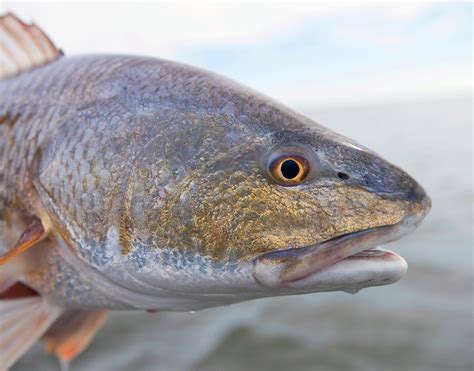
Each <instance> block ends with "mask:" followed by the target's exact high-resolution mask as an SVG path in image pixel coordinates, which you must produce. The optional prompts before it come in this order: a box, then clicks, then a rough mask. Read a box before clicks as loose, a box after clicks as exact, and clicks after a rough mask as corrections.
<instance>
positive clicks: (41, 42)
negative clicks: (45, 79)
mask: <svg viewBox="0 0 474 371" xmlns="http://www.w3.org/2000/svg"><path fill="white" fill-rule="evenodd" d="M62 54H63V53H62V52H61V50H59V49H58V48H56V46H54V44H53V43H52V42H51V40H50V39H49V38H48V36H46V34H45V33H44V32H43V31H42V30H41V29H40V28H39V27H38V26H36V25H35V24H34V23H32V24H26V23H24V22H23V21H21V20H20V19H19V18H18V17H16V16H15V15H14V14H13V13H7V14H5V15H2V16H0V61H1V62H0V79H5V78H8V77H11V76H15V75H18V74H20V73H21V72H24V71H27V70H30V69H32V68H35V67H39V66H43V65H45V64H48V63H50V62H52V61H54V60H56V59H57V58H59V57H60V56H61V55H62Z"/></svg>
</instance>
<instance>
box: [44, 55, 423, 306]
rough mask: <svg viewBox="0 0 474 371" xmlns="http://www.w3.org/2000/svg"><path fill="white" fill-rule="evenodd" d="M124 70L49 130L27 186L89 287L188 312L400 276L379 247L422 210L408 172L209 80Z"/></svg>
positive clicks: (410, 225) (176, 68) (401, 265)
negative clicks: (33, 179) (31, 186)
mask: <svg viewBox="0 0 474 371" xmlns="http://www.w3.org/2000/svg"><path fill="white" fill-rule="evenodd" d="M134 65H136V67H130V66H126V67H127V68H126V69H124V70H117V71H118V72H117V73H116V74H117V76H115V77H113V78H109V79H108V80H106V81H105V82H102V81H99V80H98V81H97V82H94V83H95V84H97V86H96V87H92V88H90V89H89V90H88V91H94V89H97V90H98V91H99V93H100V94H99V93H97V94H96V95H98V96H100V97H103V96H106V98H107V99H106V100H103V102H101V101H96V100H95V98H94V97H93V99H91V103H90V105H88V106H87V107H88V109H87V110H80V111H79V110H78V111H77V112H78V113H77V114H76V116H74V117H73V118H72V119H71V118H70V119H69V121H71V120H75V121H77V122H75V123H74V122H73V123H71V122H65V123H64V126H63V128H64V130H62V128H61V129H58V130H57V131H56V134H55V136H54V137H53V138H52V139H51V140H49V142H48V144H47V146H45V148H44V150H43V151H42V152H41V158H40V161H39V176H38V180H37V181H36V182H35V185H36V189H37V191H38V193H39V195H40V198H41V202H42V204H43V205H44V207H45V209H46V212H47V214H48V215H49V217H50V218H51V220H52V222H51V223H52V225H53V227H54V229H55V230H56V231H57V234H58V235H60V237H61V239H62V240H63V241H64V245H66V246H67V249H63V250H62V252H59V254H62V255H63V256H64V259H66V260H68V259H69V260H71V259H72V258H71V255H74V254H76V255H78V256H79V257H80V260H81V262H85V263H86V264H85V265H87V266H89V267H90V266H92V267H93V269H94V270H93V271H94V272H100V274H101V275H102V276H105V277H106V278H107V280H105V279H104V280H103V279H99V278H97V279H93V280H92V279H91V282H89V283H88V285H89V286H91V287H92V286H93V289H91V291H94V290H96V291H97V290H101V293H102V295H106V296H107V297H108V299H107V300H115V298H117V297H120V301H121V302H123V301H126V300H125V297H127V296H130V300H128V301H127V303H128V304H130V305H132V306H134V307H138V306H139V307H141V308H147V309H170V310H188V309H189V310H194V309H199V308H202V307H206V306H214V305H221V304H226V303H231V302H237V301H241V300H248V299H253V298H258V297H265V296H275V295H287V294H299V293H308V292H319V291H339V290H342V291H348V292H355V291H358V290H360V289H361V288H364V287H369V286H377V285H384V284H389V283H393V282H395V281H397V280H399V279H400V278H401V277H402V276H403V275H404V273H405V271H406V268H407V265H406V262H405V260H404V259H403V258H402V257H400V256H399V255H397V254H396V253H393V252H390V251H384V250H378V249H375V247H376V246H377V245H379V244H383V243H387V242H391V241H394V240H397V239H399V238H401V237H402V236H404V235H405V234H407V233H409V232H410V231H412V230H414V229H415V228H416V227H417V226H418V225H419V224H420V222H421V220H422V219H423V218H424V216H425V215H426V214H427V212H428V211H429V209H430V207H431V201H430V199H429V197H428V196H427V195H426V192H425V191H424V190H423V188H422V187H421V186H420V185H419V184H418V183H417V182H416V181H415V180H414V179H413V178H412V177H410V176H409V175H408V174H407V173H405V172H404V171H403V170H401V169H400V168H398V167H397V166H395V165H392V164H391V163H389V162H388V161H386V160H384V159H383V158H382V157H381V156H379V155H377V154H376V153H375V152H373V151H371V150H370V149H368V148H365V147H363V146H361V145H359V144H357V143H356V142H354V141H352V140H350V139H348V138H345V137H343V136H342V135H339V134H336V133H334V132H332V131H330V130H328V129H326V128H324V127H323V126H321V125H319V124H317V123H315V122H313V121H312V120H310V119H309V118H307V117H305V116H303V115H301V114H298V113H296V112H294V111H292V110H290V109H288V108H286V107H284V106H282V105H280V104H279V103H276V102H274V101H272V100H270V99H269V98H267V97H264V96H261V95H259V94H257V93H255V92H253V91H250V90H248V89H247V88H244V87H240V86H239V85H237V84H235V83H233V82H229V81H228V80H225V79H223V78H221V77H219V76H215V75H213V74H209V73H207V72H205V71H204V72H203V71H201V70H195V69H191V68H189V67H183V66H181V65H176V64H173V63H171V62H159V63H157V62H156V61H155V60H150V61H145V62H143V61H142V62H141V63H140V64H139V65H138V64H136V63H135V64H134ZM144 65H147V66H149V68H148V67H147V68H145V67H144ZM156 71H158V72H159V73H157V72H156ZM104 84H105V86H106V88H104V87H103V86H104ZM134 84H135V85H136V86H134ZM124 86H126V87H127V89H124ZM135 87H136V88H135ZM157 87H159V89H157ZM114 89H115V90H117V91H118V92H119V93H114V91H115V90H114ZM104 90H105V92H106V93H107V94H105V93H104ZM111 91H112V92H111ZM134 92H136V93H134ZM78 131H79V135H78V133H77V132H78ZM66 250H69V251H73V254H69V253H66V252H65V251H66ZM66 255H67V256H68V258H66ZM71 261H72V260H71ZM81 264H82V263H81ZM81 264H79V262H77V264H76V260H74V263H71V266H74V267H76V268H77V267H79V266H80V265H81ZM77 269H78V268H77ZM81 269H82V268H81ZM84 269H85V268H84ZM87 272H88V273H84V270H83V271H81V272H80V274H79V275H80V276H81V279H87V278H88V277H89V276H90V277H92V276H93V273H91V270H90V269H89V270H88V271H87ZM94 274H95V273H94ZM102 282H113V283H115V284H116V285H115V286H114V287H116V288H117V287H121V288H127V290H128V291H127V292H128V293H124V292H123V291H120V293H119V292H115V291H114V290H111V289H110V286H107V288H106V289H103V288H102V289H101V288H100V287H99V285H100V284H101V283H102ZM117 290H118V289H117ZM130 292H133V293H134V294H133V295H132V294H130ZM137 292H138V293H140V295H142V296H140V298H141V299H136V296H135V294H136V293H137ZM145 297H146V299H145ZM154 297H157V298H158V299H157V300H154V299H153V298H154ZM163 298H165V299H163ZM176 298H179V300H182V301H179V300H178V299H176ZM184 298H186V299H184ZM87 300H89V297H87V298H84V297H81V303H84V302H86V301H87ZM140 300H141V301H142V302H141V303H140ZM177 300H178V301H179V303H178V301H177ZM102 302H104V301H103V300H102ZM92 304H94V303H92Z"/></svg>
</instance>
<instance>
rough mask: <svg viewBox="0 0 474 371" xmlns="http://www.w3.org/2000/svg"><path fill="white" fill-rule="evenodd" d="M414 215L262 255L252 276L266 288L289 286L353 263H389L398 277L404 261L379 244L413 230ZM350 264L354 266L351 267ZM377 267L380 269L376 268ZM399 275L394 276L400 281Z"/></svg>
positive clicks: (256, 259)
mask: <svg viewBox="0 0 474 371" xmlns="http://www.w3.org/2000/svg"><path fill="white" fill-rule="evenodd" d="M418 219H419V218H418V216H417V215H409V216H407V217H405V218H404V219H403V220H402V221H400V222H398V223H396V224H393V225H383V226H379V227H374V228H368V229H363V230H359V231H355V232H351V233H346V234H342V235H339V236H336V237H333V238H331V239H329V240H326V241H323V242H319V243H317V244H313V245H309V246H305V247H300V248H290V249H286V250H278V251H273V252H270V253H265V254H263V255H260V256H258V257H256V258H255V259H254V266H253V275H254V277H255V279H256V280H257V281H258V282H259V283H260V284H262V285H263V286H266V287H281V286H292V285H293V284H294V283H295V282H298V281H304V280H305V279H306V278H308V277H310V276H315V275H318V274H319V273H323V272H324V271H328V270H332V271H335V270H337V268H338V267H343V266H344V265H345V266H348V262H349V260H352V262H355V261H358V262H361V261H364V262H365V263H366V262H370V263H371V264H372V266H371V267H370V268H371V269H373V268H374V265H375V264H379V266H380V265H381V264H382V263H384V264H385V263H387V262H388V261H390V262H391V263H392V265H393V264H394V262H396V263H397V264H398V267H399V270H400V272H401V276H403V274H404V273H405V271H406V262H405V260H404V259H403V258H402V257H401V256H399V255H397V254H395V253H394V252H391V251H384V250H380V249H378V248H377V246H378V245H381V244H386V243H389V242H392V241H396V240H398V239H400V238H401V237H403V236H405V235H406V234H408V233H410V232H411V231H413V230H414V229H415V228H416V227H417V226H418V224H419V220H418ZM352 265H353V264H352ZM379 268H380V267H379ZM400 272H395V273H397V274H396V276H397V277H398V279H400V278H401V276H400ZM398 279H397V280H398Z"/></svg>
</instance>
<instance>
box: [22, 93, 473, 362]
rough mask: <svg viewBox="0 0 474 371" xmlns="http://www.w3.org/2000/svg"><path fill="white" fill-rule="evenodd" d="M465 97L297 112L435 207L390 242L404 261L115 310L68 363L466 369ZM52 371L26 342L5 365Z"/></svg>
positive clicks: (468, 208) (468, 214) (468, 160)
mask: <svg viewBox="0 0 474 371" xmlns="http://www.w3.org/2000/svg"><path fill="white" fill-rule="evenodd" d="M470 99H471V97H453V98H449V99H448V98H444V99H439V100H436V101H418V102H407V103H396V104H386V105H375V106H364V107H351V108H331V109H329V108H328V109H322V108H310V109H303V111H304V112H305V113H306V114H308V115H309V116H311V117H313V118H314V119H315V120H317V121H318V122H320V123H323V124H324V125H325V126H328V127H330V128H332V129H333V130H336V131H338V132H341V133H343V134H345V135H347V136H349V137H351V138H353V139H355V140H358V141H359V142H360V143H362V144H364V145H366V146H368V147H370V148H372V149H374V150H376V151H377V152H379V153H380V154H382V155H383V156H384V157H385V158H387V159H388V160H391V161H392V162H395V163H397V164H398V165H400V166H401V167H402V168H404V169H405V170H407V171H408V172H409V173H410V174H412V175H413V176H414V177H415V178H416V179H417V180H419V181H420V183H422V184H423V185H424V186H425V188H426V189H427V191H428V194H429V195H430V196H431V198H432V200H433V209H432V212H431V213H430V214H429V215H428V217H427V218H426V221H425V223H424V224H423V225H422V226H421V227H420V228H419V229H418V230H417V231H416V232H415V233H414V234H413V235H411V236H409V237H407V238H404V239H403V240H402V241H399V242H396V243H394V244H393V245H392V246H391V248H393V249H395V250H396V251H397V252H399V253H400V254H401V255H403V256H404V257H405V258H406V259H407V261H408V264H409V270H408V273H407V275H406V277H405V278H404V279H403V280H402V281H400V282H399V283H397V284H395V285H392V286H385V287H378V288H370V289H366V290H363V291H362V292H360V293H359V294H357V295H348V294H345V293H329V294H312V295H304V296H293V297H286V298H274V299H263V300H257V301H253V302H248V303H242V304H238V305H233V306H230V307H223V308H215V309H210V310H206V311H201V312H197V313H195V314H190V313H156V314H148V313H132V312H130V313H114V314H113V315H112V316H111V318H110V320H109V322H108V323H107V325H106V327H105V328H104V329H103V331H101V332H100V333H99V335H98V336H97V338H96V339H95V341H94V342H93V344H92V346H91V347H90V348H89V350H88V351H86V352H85V353H84V354H83V355H82V356H80V357H79V358H78V359H77V360H75V361H74V362H73V363H72V367H71V369H72V370H73V371H86V370H87V371H90V370H104V371H105V370H114V371H126V370H127V371H128V370H147V371H148V370H170V371H171V370H179V371H181V370H183V371H184V370H212V371H221V370H226V371H232V370H236V371H237V370H261V371H265V370H272V371H278V370H282V371H283V370H285V371H286V370H291V371H293V370H361V371H371V370H374V371H375V370H377V371H385V370H386V371H388V370H422V371H425V370H426V371H428V370H440V371H446V370H451V371H455V370H473V369H474V361H473V356H472V350H473V349H474V346H473V337H474V334H473V260H472V258H473V255H472V247H473V241H472V240H473V235H472V227H473V223H472V206H473V189H472V170H473V164H472V106H471V100H470ZM33 369H34V370H59V366H58V364H57V362H56V361H55V360H54V359H53V358H52V357H48V356H45V355H44V354H43V353H42V350H41V347H40V346H39V345H37V346H35V347H34V348H33V349H32V350H31V351H30V352H29V353H28V354H27V355H26V356H25V357H24V358H23V359H22V360H21V361H20V362H19V363H18V364H17V365H16V366H15V367H14V368H13V370H16V371H20V370H33Z"/></svg>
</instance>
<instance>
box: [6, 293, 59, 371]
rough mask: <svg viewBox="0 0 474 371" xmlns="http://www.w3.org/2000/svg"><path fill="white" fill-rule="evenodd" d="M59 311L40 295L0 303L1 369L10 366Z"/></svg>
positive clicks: (56, 316) (53, 319) (45, 328)
mask: <svg viewBox="0 0 474 371" xmlns="http://www.w3.org/2000/svg"><path fill="white" fill-rule="evenodd" d="M62 312H63V309H62V308H60V307H57V306H55V305H53V304H50V303H48V302H47V301H45V300H44V299H43V298H41V297H40V296H29V297H23V298H20V299H3V300H0V370H2V371H3V370H7V369H8V368H9V367H10V366H11V365H13V363H14V362H15V361H16V360H17V359H18V358H19V357H20V356H21V355H22V354H23V353H24V352H25V351H26V350H27V349H28V348H29V347H30V346H31V344H33V343H34V342H35V341H36V340H38V339H39V338H40V337H41V336H42V335H43V334H44V333H45V332H46V330H47V329H48V328H49V327H50V326H51V325H52V324H53V322H54V321H56V320H57V319H58V318H59V316H60V315H61V313H62Z"/></svg>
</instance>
